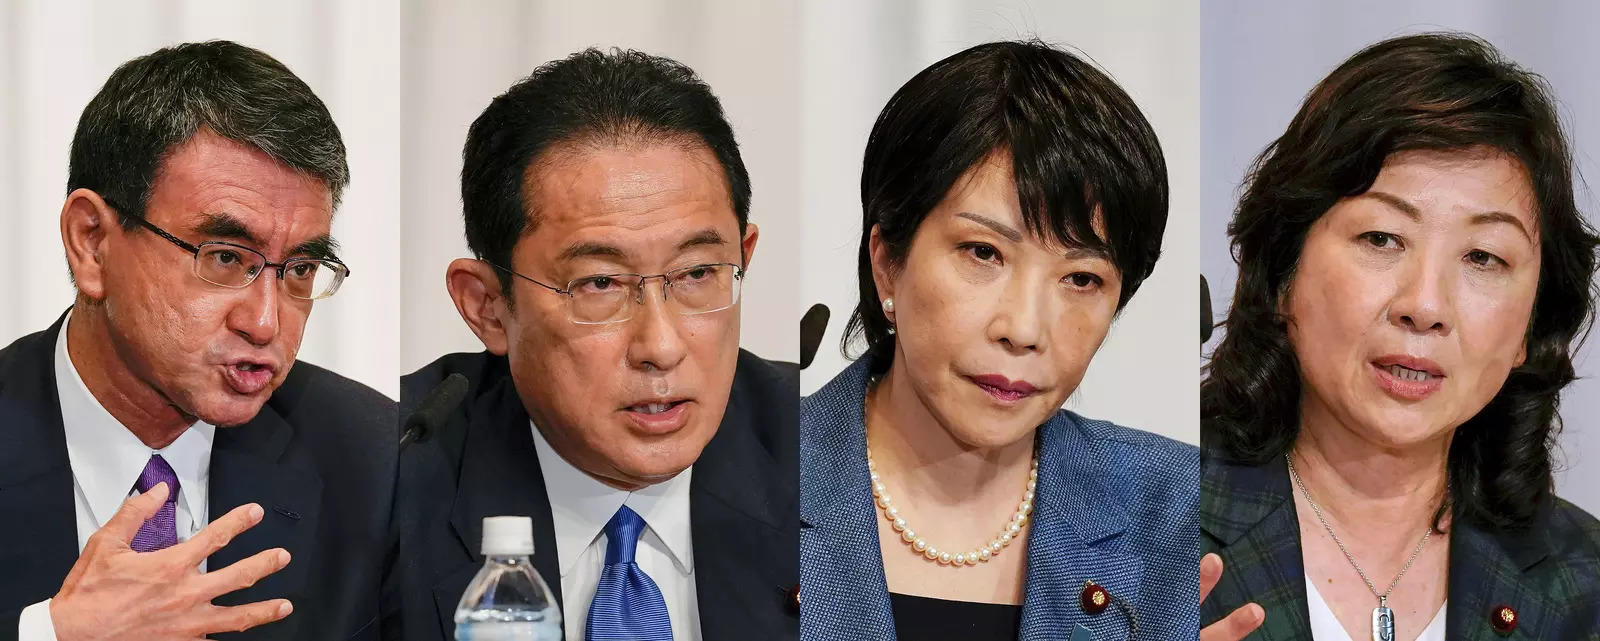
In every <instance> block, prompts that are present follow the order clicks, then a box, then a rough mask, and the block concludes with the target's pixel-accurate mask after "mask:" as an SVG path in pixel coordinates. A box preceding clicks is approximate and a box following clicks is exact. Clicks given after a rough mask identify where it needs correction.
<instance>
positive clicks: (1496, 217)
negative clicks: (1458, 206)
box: [1362, 190, 1533, 242]
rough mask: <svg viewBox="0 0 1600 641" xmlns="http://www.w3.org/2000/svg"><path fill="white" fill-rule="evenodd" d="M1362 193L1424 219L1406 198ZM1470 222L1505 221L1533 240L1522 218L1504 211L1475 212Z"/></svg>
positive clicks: (1369, 191) (1406, 213) (1407, 214)
mask: <svg viewBox="0 0 1600 641" xmlns="http://www.w3.org/2000/svg"><path fill="white" fill-rule="evenodd" d="M1362 195H1363V196H1371V197H1372V198H1373V199H1375V200H1378V201H1380V202H1383V203H1384V204H1387V205H1389V206H1390V207H1393V208H1395V209H1396V210H1398V211H1399V212H1400V213H1402V214H1405V215H1406V216H1407V217H1409V218H1411V220H1421V219H1422V210H1421V209H1419V208H1418V207H1417V206H1416V205H1414V204H1412V203H1411V202H1410V201H1408V200H1406V199H1404V198H1401V197H1399V196H1396V195H1394V194H1390V193H1386V192H1381V191H1371V190H1368V191H1367V193H1365V194H1362ZM1469 222H1470V223H1471V224H1473V225H1488V224H1493V223H1505V224H1507V225H1511V226H1512V227H1514V228H1516V230H1517V231H1519V232H1522V237H1523V238H1526V239H1528V241H1529V242H1532V241H1533V235H1532V234H1529V233H1528V229H1527V228H1526V227H1523V226H1522V220H1520V219H1518V218H1517V217H1516V216H1512V215H1511V214H1508V213H1506V212H1503V211H1488V212H1483V213H1479V214H1473V215H1472V219H1471V220H1470V221H1469Z"/></svg>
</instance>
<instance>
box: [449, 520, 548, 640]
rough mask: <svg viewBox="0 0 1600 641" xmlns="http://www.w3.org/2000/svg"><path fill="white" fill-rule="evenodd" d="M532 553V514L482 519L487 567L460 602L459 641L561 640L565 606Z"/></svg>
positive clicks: (457, 627)
mask: <svg viewBox="0 0 1600 641" xmlns="http://www.w3.org/2000/svg"><path fill="white" fill-rule="evenodd" d="M532 555H533V519H530V518H528V517H526V516H490V517H485V518H484V519H483V556H484V561H483V569H481V570H478V575H477V576H475V577H473V578H472V583H470V584H468V585H467V591H466V593H465V594H462V595H461V602H460V603H458V604H456V641H560V640H561V610H560V608H558V607H556V600H555V598H554V597H553V596H551V594H550V586H549V585H547V584H546V583H545V582H544V579H542V578H540V577H539V573H538V572H535V571H534V569H533V561H531V560H529V557H530V556H532Z"/></svg>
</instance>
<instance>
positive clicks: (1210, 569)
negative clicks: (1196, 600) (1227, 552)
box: [1200, 552, 1222, 603]
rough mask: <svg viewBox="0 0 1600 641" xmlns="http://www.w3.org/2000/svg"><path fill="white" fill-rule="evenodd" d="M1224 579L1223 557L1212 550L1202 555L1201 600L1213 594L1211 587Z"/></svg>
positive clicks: (1203, 600)
mask: <svg viewBox="0 0 1600 641" xmlns="http://www.w3.org/2000/svg"><path fill="white" fill-rule="evenodd" d="M1221 579H1222V557H1220V556H1218V555H1217V553H1215V552H1212V553H1210V554H1207V555H1205V556H1203V557H1200V602H1201V603H1205V602H1206V597H1208V596H1211V589H1212V588H1214V587H1217V581H1220V580H1221Z"/></svg>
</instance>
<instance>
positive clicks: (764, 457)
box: [384, 350, 800, 641]
mask: <svg viewBox="0 0 1600 641" xmlns="http://www.w3.org/2000/svg"><path fill="white" fill-rule="evenodd" d="M454 372H459V373H461V374H463V375H464V376H466V378H467V380H468V382H469V385H468V391H467V396H466V398H465V400H464V401H463V402H462V403H461V405H460V406H459V407H458V408H456V410H455V411H454V412H453V413H452V414H450V419H449V421H448V422H447V423H446V424H445V425H443V426H441V427H439V428H437V429H436V430H435V431H434V433H433V436H432V437H431V438H428V439H427V440H424V441H421V442H419V443H416V444H415V445H414V446H411V447H408V448H407V449H406V450H405V451H404V452H402V453H401V457H400V484H399V488H398V490H397V492H398V497H399V498H398V500H397V502H396V504H395V521H396V525H395V530H396V532H397V534H398V541H397V543H396V545H397V554H396V556H395V558H396V559H397V562H398V564H399V567H398V568H397V570H398V571H397V572H396V573H394V576H395V577H397V580H395V581H393V582H391V584H390V585H389V586H388V587H387V588H386V590H385V599H384V600H385V617H384V618H385V624H384V634H385V637H386V638H401V637H400V636H399V635H400V634H403V635H404V636H403V638H405V639H407V640H416V641H422V640H429V641H442V640H444V639H451V638H454V630H455V623H454V619H453V617H454V614H455V607H456V602H457V601H459V600H460V599H461V594H462V593H463V592H465V591H466V588H467V583H468V582H470V581H471V580H472V576H473V575H474V574H475V573H477V571H478V568H479V567H480V566H482V564H483V557H482V556H481V555H479V554H478V549H479V544H480V542H481V540H482V536H483V534H482V528H483V517H485V516H495V515H526V516H531V517H533V524H534V526H533V528H534V530H533V537H534V550H535V551H534V556H533V564H534V568H535V569H537V570H538V571H539V574H540V575H541V576H543V577H544V579H545V581H546V582H547V583H549V584H550V588H551V590H553V591H554V592H555V595H556V599H557V601H560V600H561V598H562V596H561V572H560V569H559V567H558V564H557V561H556V554H555V549H556V542H555V529H554V526H553V525H552V524H551V516H550V499H549V495H548V494H547V493H546V492H545V485H544V476H543V474H542V473H541V472H540V470H539V458H538V455H537V454H536V453H535V451H534V444H533V434H532V433H531V431H530V429H529V423H528V415H527V411H526V410H525V409H523V405H522V401H521V399H520V397H518V396H517V392H516V389H515V388H514V387H513V386H512V381H511V375H510V371H509V369H508V365H507V361H506V359H505V357H500V356H493V355H491V354H488V353H477V354H451V355H447V356H445V357H443V358H440V359H439V360H437V361H434V362H433V363H432V364H429V365H428V366H426V367H424V368H422V369H420V370H418V371H416V372H415V373H413V374H410V375H407V376H405V377H404V378H402V379H401V390H400V398H401V405H402V409H401V413H402V414H403V415H406V416H409V415H410V413H411V411H413V410H414V409H415V405H416V403H418V402H419V401H420V400H421V399H422V398H423V397H424V396H426V395H427V393H428V392H429V391H430V390H432V389H433V388H434V386H436V385H438V384H439V383H440V382H441V381H443V380H444V378H445V377H447V376H449V375H450V374H451V373H454ZM799 398H800V390H799V371H798V370H797V369H796V368H795V367H794V366H793V365H789V364H779V363H773V362H770V361H765V360H762V359H761V358H758V357H756V356H755V355H753V354H750V353H749V352H745V351H742V350H741V351H740V352H739V362H738V369H737V371H736V373H735V374H734V378H733V390H732V392H731V393H730V394H729V398H728V408H727V411H726V413H725V414H724V415H723V417H722V424H721V426H720V427H718V428H717V434H716V436H714V437H712V439H711V442H710V443H708V444H707V445H706V448H705V450H704V451H703V452H702V453H701V455H700V458H699V460H698V461H696V462H695V464H694V478H693V479H691V480H690V486H689V487H690V489H689V515H690V530H691V534H690V538H691V540H692V541H693V544H694V549H695V554H694V566H695V567H694V575H695V589H696V591H697V592H698V593H699V594H698V599H697V600H698V603H699V609H700V631H701V637H702V638H703V639H704V640H705V641H746V640H749V639H762V640H763V641H766V640H769V639H770V640H783V639H795V638H797V637H798V635H799V619H798V612H797V610H795V609H793V608H792V606H791V599H790V598H789V591H790V590H791V589H792V588H793V587H794V586H795V585H796V584H797V583H798V581H799V578H798V577H799V569H798V556H799V550H800V540H799V527H800V526H799V512H798V510H799V490H798V487H799V486H798V475H799V454H798V450H799V432H798V420H799V419H798V414H797V412H798V404H799ZM401 630H403V633H402V632H400V631H401Z"/></svg>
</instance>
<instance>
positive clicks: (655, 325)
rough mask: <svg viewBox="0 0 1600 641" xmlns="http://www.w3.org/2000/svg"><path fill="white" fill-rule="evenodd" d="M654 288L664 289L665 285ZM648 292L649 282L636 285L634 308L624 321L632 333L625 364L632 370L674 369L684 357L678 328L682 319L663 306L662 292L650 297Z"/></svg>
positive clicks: (664, 303)
mask: <svg viewBox="0 0 1600 641" xmlns="http://www.w3.org/2000/svg"><path fill="white" fill-rule="evenodd" d="M658 286H659V287H663V288H664V287H666V284H665V282H663V283H661V284H660V285H658ZM649 289H650V281H645V282H643V283H641V284H640V291H639V292H638V293H637V298H635V304H636V305H637V306H638V309H635V310H634V313H633V318H632V319H631V320H629V321H628V323H629V324H630V327H629V330H630V331H632V332H633V336H632V337H631V339H630V340H629V342H628V365H629V366H631V367H633V368H635V369H643V370H657V371H667V370H671V369H673V368H675V367H677V366H678V363H681V362H683V359H684V356H686V355H687V354H688V346H687V345H685V344H684V341H683V336H682V335H681V334H680V333H679V331H680V328H679V326H678V323H679V321H680V320H681V319H682V318H683V316H682V315H680V314H678V313H677V312H675V311H673V310H672V309H671V306H670V305H668V304H667V302H666V298H665V293H666V292H664V291H663V292H662V295H651V293H650V292H649Z"/></svg>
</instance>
